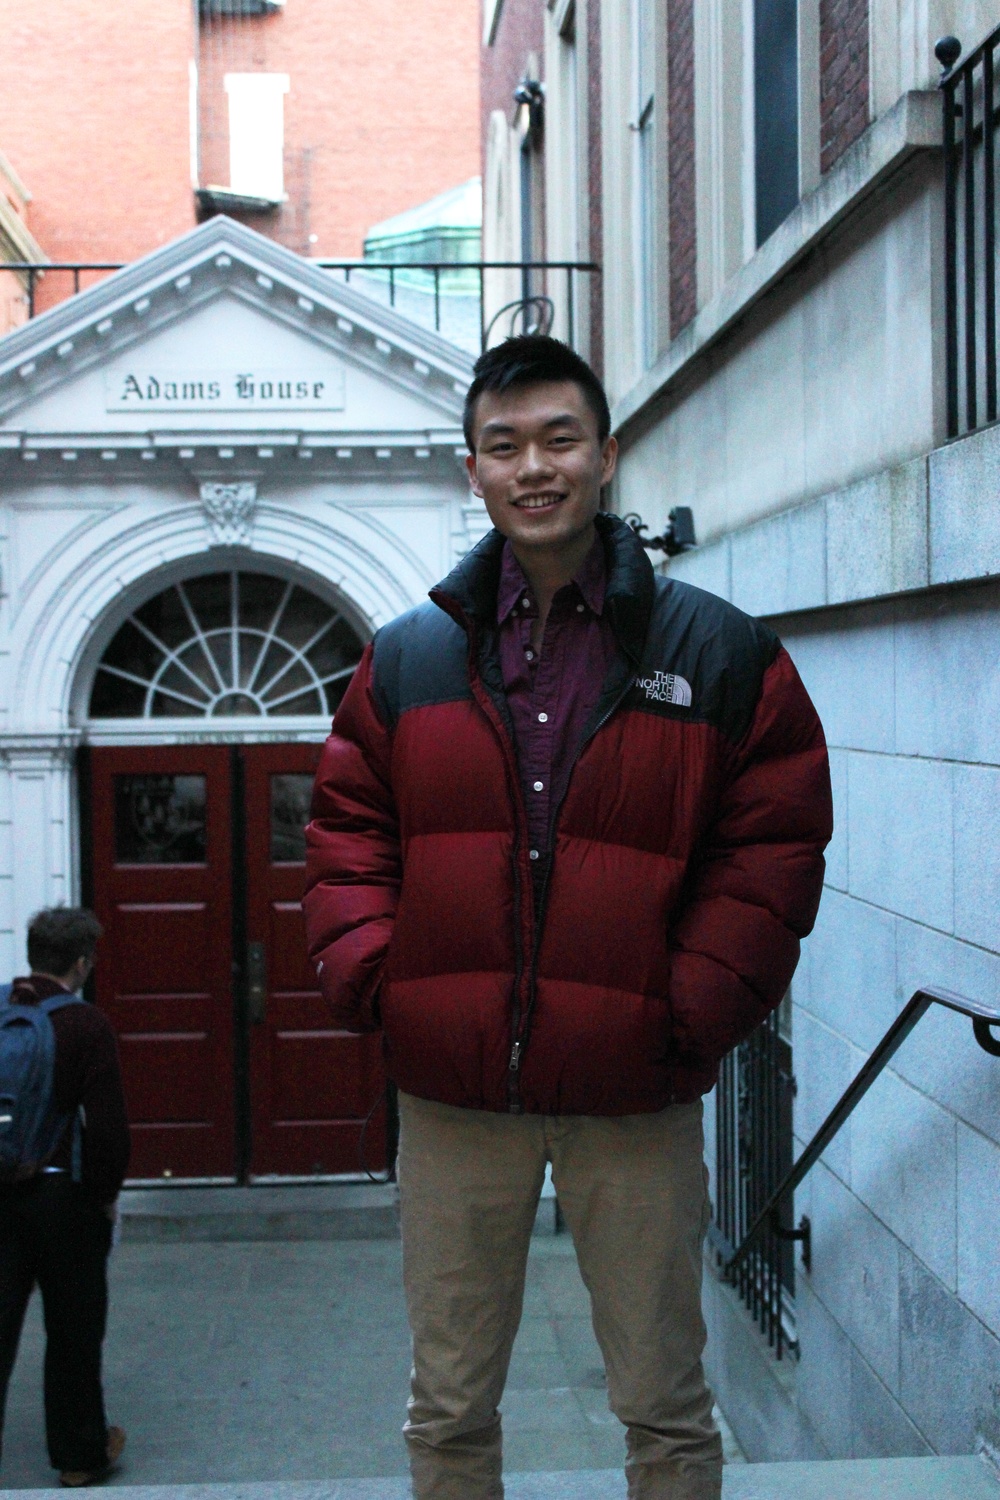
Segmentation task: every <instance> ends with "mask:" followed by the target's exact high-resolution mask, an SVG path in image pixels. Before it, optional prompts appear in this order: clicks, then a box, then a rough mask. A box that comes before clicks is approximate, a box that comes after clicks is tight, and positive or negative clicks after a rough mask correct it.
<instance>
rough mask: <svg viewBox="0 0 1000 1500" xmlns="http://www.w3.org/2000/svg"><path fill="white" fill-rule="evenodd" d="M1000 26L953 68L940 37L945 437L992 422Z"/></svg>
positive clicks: (949, 44) (946, 41) (952, 49)
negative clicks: (942, 109) (942, 117)
mask: <svg viewBox="0 0 1000 1500" xmlns="http://www.w3.org/2000/svg"><path fill="white" fill-rule="evenodd" d="M998 47H1000V27H998V28H997V30H995V31H993V32H991V34H990V35H989V36H988V37H987V38H986V39H985V41H983V42H981V43H980V44H979V46H978V47H976V48H975V49H974V50H973V51H972V52H970V53H969V55H968V56H967V57H966V58H964V59H963V60H962V61H961V63H958V58H959V56H960V55H961V50H962V48H961V43H960V42H959V41H958V40H957V39H956V38H955V37H942V39H941V40H940V41H939V42H938V44H937V46H936V48H935V51H936V53H937V56H938V59H939V61H940V62H941V63H942V65H943V67H944V70H945V71H944V73H943V75H942V79H941V92H942V98H943V104H944V173H945V178H944V193H945V203H944V221H945V360H946V366H947V405H948V436H949V437H958V436H960V435H961V434H962V433H963V432H972V431H973V430H974V429H975V428H977V427H981V426H983V425H984V424H985V423H987V422H994V421H996V418H997V286H996V284H997V264H996V254H997V245H996V202H997V182H996V173H997V150H996V134H997V126H998V123H1000V110H998V108H997V92H996V81H997V59H996V53H997V48H998Z"/></svg>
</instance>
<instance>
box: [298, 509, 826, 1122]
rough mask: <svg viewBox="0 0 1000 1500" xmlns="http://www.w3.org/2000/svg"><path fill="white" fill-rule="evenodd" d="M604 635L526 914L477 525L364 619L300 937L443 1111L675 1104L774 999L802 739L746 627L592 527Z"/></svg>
mask: <svg viewBox="0 0 1000 1500" xmlns="http://www.w3.org/2000/svg"><path fill="white" fill-rule="evenodd" d="M598 525H599V530H600V534H601V537H602V540H603V542H604V545H605V549H606V554H607V563H608V579H607V589H606V595H605V609H606V610H607V611H609V614H610V619H611V623H612V627H613V629H614V632H615V635H616V638H617V641H618V643H619V646H620V653H619V655H618V658H617V660H616V661H615V662H614V664H613V666H612V667H611V669H610V671H609V673H608V676H607V679H606V681H605V683H604V687H603V691H602V694H601V697H600V701H599V703H598V705H597V708H596V710H595V712H594V715H593V718H592V721H591V723H590V724H589V726H588V728H587V731H586V733H585V735H584V739H583V743H582V744H581V746H580V749H579V752H578V756H577V759H576V762H575V765H574V768H573V772H572V775H571V777H570V781H569V786H568V789H567V791H566V794H565V797H564V798H563V801H562V805H561V806H560V807H559V808H557V809H556V810H555V813H554V828H553V830H552V839H551V841H550V848H551V849H552V850H553V857H552V860H551V863H550V872H549V875H548V879H547V885H546V889H545V891H544V895H543V898H542V900H541V902H540V903H538V904H539V905H540V912H539V914H537V915H536V902H535V901H533V900H532V878H531V867H530V864H529V860H528V838H527V817H526V812H525V807H524V800H523V797H522V794H521V785H520V778H519V775H518V766H517V755H516V750H515V745H514V740H513V734H512V728H511V721H510V715H509V712H508V710H507V704H506V699H505V696H504V690H503V679H502V676H501V670H500V657H499V650H498V643H497V624H496V600H497V585H498V580H499V574H500V557H501V552H502V550H503V537H502V536H500V535H499V534H498V533H496V532H491V533H490V534H489V535H488V536H486V537H485V538H484V540H483V541H482V542H481V543H480V544H479V546H478V547H476V548H475V549H474V550H473V551H472V552H470V553H469V555H468V556H467V557H466V558H465V559H464V560H463V561H462V562H461V563H460V564H459V565H458V567H457V568H456V569H455V570H454V572H453V573H451V575H450V576H449V577H448V578H447V579H445V581H444V582H443V583H441V584H440V585H439V586H438V587H437V588H435V589H434V590H433V591H432V593H431V600H432V602H431V603H427V604H423V605H420V606H419V607H418V608H416V609H414V610H411V611H410V612H409V613H408V614H404V615H402V616H400V618H399V619H397V620H394V621H393V622H392V623H391V624H390V625H387V626H386V627H385V628H384V629H382V630H380V631H379V632H378V634H377V635H376V637H375V640H374V642H373V643H372V645H371V646H369V647H368V649H367V650H366V652H365V654H364V657H363V658H362V661H361V663H360V665H359V667H358V670H357V673H356V675H355V677H354V679H353V681H352V683H351V686H350V688H349V689H348V692H347V694H346V696H345V698H344V700H343V702H342V704H341V706H340V708H339V709H338V710H337V714H336V718H335V719H334V724H333V733H332V734H331V735H330V738H329V739H328V741H327V744H326V749H325V751H324V754H323V758H322V761H321V764H320V768H319V773H318V776H317V780H316V788H315V793H314V801H313V822H312V823H311V824H310V825H309V828H308V843H309V853H308V863H307V893H306V896H305V902H304V905H305V913H306V921H307V927H308V934H309V951H310V954H311V955H312V957H313V959H314V961H315V963H316V966H317V969H318V971H319V976H320V984H321V986H322V988H323V992H324V994H325V996H326V998H327V1000H328V1002H329V1004H330V1006H331V1007H332V1010H333V1013H334V1016H335V1018H336V1020H337V1022H338V1023H339V1024H341V1025H343V1026H345V1027H347V1028H349V1029H351V1030H355V1031H362V1030H371V1029H373V1028H374V1027H377V1026H379V1025H380V1026H381V1027H382V1030H383V1033H384V1050H385V1058H386V1064H387V1068H388V1072H389V1075H390V1077H391V1078H393V1079H394V1080H395V1082H396V1084H397V1085H398V1086H399V1088H401V1089H403V1090H405V1091H406V1092H407V1093H411V1094H416V1095H418V1096H419V1097H421V1098H424V1099H432V1100H438V1101H440V1102H442V1103H445V1104H453V1105H459V1106H464V1107H466V1108H469V1109H489V1110H503V1111H507V1110H512V1111H515V1112H517V1111H522V1110H523V1111H527V1112H531V1113H543V1114H586V1115H622V1114H633V1113H641V1112H647V1111H652V1110H659V1109H662V1108H664V1107H665V1106H666V1105H667V1104H669V1103H670V1102H671V1101H675V1102H684V1101H688V1100H692V1099H695V1098H697V1096H698V1095H699V1094H700V1093H704V1092H705V1091H706V1090H708V1089H710V1088H711V1087H712V1085H713V1083H714V1082H715V1078H716V1071H717V1066H718V1062H719V1060H720V1058H721V1057H722V1056H723V1055H724V1054H725V1053H726V1052H728V1051H729V1049H730V1048H731V1047H733V1046H734V1045H735V1044H736V1043H737V1042H739V1041H741V1040H742V1039H743V1038H744V1037H746V1036H747V1035H748V1034H749V1033H750V1032H751V1031H752V1030H753V1029H754V1027H755V1026H757V1025H758V1023H759V1022H760V1021H762V1020H763V1018H764V1017H765V1016H766V1015H767V1014H768V1012H769V1011H770V1010H771V1009H772V1008H773V1007H774V1006H776V1005H777V1004H778V1003H779V1001H780V1000H781V997H782V995H783V994H784V992H785V989H786V988H787V986H788V983H789V980H790V979H791V976H792V973H793V971H794V969H795V965H796V962H797V960H798V955H799V940H800V939H801V938H802V937H804V936H805V934H806V933H808V932H809V930H810V929H811V927H812V924H813V921H814V919H815V916H816V909H817V906H818V904H819V897H820V890H821V886H822V880H823V868H824V861H823V849H824V847H825V845H826V843H827V842H828V840H829V838H830V834H831V831H832V811H831V799H830V779H829V768H828V764H827V753H826V745H825V741H824V738H823V730H822V728H821V726H820V723H819V719H818V718H817V716H816V711H815V709H814V708H813V706H812V703H811V702H810V700H809V697H808V695H807V694H806V691H805V689H804V688H803V686H802V683H801V681H800V680H799V677H798V674H797V672H796V671H795V668H794V666H793V665H792V662H791V660H790V659H789V657H788V655H787V654H786V652H785V651H784V649H783V648H782V646H781V644H780V642H779V641H778V639H777V637H776V636H775V635H774V634H773V632H772V631H771V630H769V629H768V628H767V627H766V626H765V625H763V624H760V623H759V622H757V621H755V620H753V619H751V618H750V617H749V616H747V615H744V614H742V613H741V612H740V611H739V610H737V609H734V608H733V607H732V606H731V605H729V604H727V603H725V602H724V601H723V600H721V599H718V598H716V597H715V596H714V595H712V594H707V593H704V592H702V591H701V590H700V589H695V588H691V587H690V586H688V585H686V584H683V583H678V582H674V581H672V580H670V579H669V578H658V577H656V576H655V575H654V573H653V569H652V567H651V565H650V563H649V560H648V558H647V557H646V554H645V551H644V549H643V547H642V545H641V544H640V543H639V541H638V540H637V539H636V538H635V536H634V535H633V533H632V531H631V529H630V528H629V527H628V526H626V525H625V524H624V523H623V522H621V521H619V520H618V519H616V518H614V517H610V516H599V517H598Z"/></svg>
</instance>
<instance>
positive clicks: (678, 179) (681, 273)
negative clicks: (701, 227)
mask: <svg viewBox="0 0 1000 1500" xmlns="http://www.w3.org/2000/svg"><path fill="white" fill-rule="evenodd" d="M667 88H668V105H667V107H668V112H669V118H668V127H667V172H668V181H669V188H668V197H669V214H670V229H669V232H670V337H671V338H676V337H677V335H678V333H680V331H681V329H682V328H684V327H685V326H686V325H687V324H688V323H690V321H691V319H692V318H693V317H694V315H695V312H696V311H697V307H698V281H697V256H698V231H697V208H696V201H695V175H694V174H695V158H694V0H667Z"/></svg>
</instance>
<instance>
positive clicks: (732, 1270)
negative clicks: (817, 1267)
mask: <svg viewBox="0 0 1000 1500" xmlns="http://www.w3.org/2000/svg"><path fill="white" fill-rule="evenodd" d="M932 1005H941V1006H943V1007H944V1008H945V1009H946V1010H953V1011H957V1012H958V1013H959V1015H963V1016H968V1017H969V1018H970V1019H971V1021H972V1030H973V1034H974V1036H975V1039H976V1041H977V1042H978V1043H979V1045H980V1047H982V1048H983V1050H984V1051H985V1052H989V1053H990V1054H991V1056H993V1057H1000V1038H998V1037H996V1036H994V1034H993V1031H992V1030H991V1028H992V1027H996V1026H1000V1009H998V1008H997V1007H996V1006H989V1005H983V1004H981V1003H980V1002H979V1001H977V1000H967V999H966V998H965V996H964V995H956V994H954V993H953V992H952V991H951V990H943V989H936V988H932V987H931V986H927V987H926V988H924V989H919V990H916V991H915V992H914V994H913V995H912V996H911V997H910V999H909V1001H908V1002H907V1004H906V1005H905V1006H904V1008H903V1010H902V1011H901V1012H900V1013H899V1015H898V1016H897V1017H896V1019H895V1021H894V1022H893V1023H892V1025H891V1026H890V1027H889V1030H888V1031H887V1032H886V1034H885V1036H884V1037H883V1038H882V1040H881V1041H880V1042H879V1044H878V1046H877V1047H876V1048H875V1050H874V1052H872V1054H871V1056H870V1057H869V1058H868V1060H867V1062H866V1063H865V1064H864V1066H863V1067H862V1068H861V1070H860V1071H859V1073H858V1074H857V1077H856V1078H855V1079H854V1080H853V1082H852V1083H850V1084H849V1085H848V1087H847V1088H846V1089H845V1091H844V1093H843V1094H842V1095H841V1097H840V1099H838V1101H837V1103H836V1104H835V1105H834V1107H833V1109H832V1110H831V1111H830V1113H829V1114H828V1115H827V1117H826V1119H825V1120H824V1121H823V1124H822V1125H821V1126H820V1128H819V1130H817V1132H816V1134H815V1135H814V1136H813V1138H812V1140H811V1141H810V1142H809V1144H808V1146H807V1147H806V1149H805V1150H804V1151H803V1153H802V1155H801V1156H800V1157H799V1159H798V1161H797V1162H796V1163H795V1164H794V1166H791V1165H790V1166H789V1168H788V1170H787V1171H785V1172H784V1175H781V1174H778V1176H779V1180H778V1181H777V1182H776V1184H775V1186H774V1189H773V1191H772V1192H770V1193H769V1194H768V1195H766V1196H765V1197H764V1198H763V1200H762V1201H760V1202H758V1203H757V1204H755V1205H754V1212H753V1215H752V1217H751V1222H750V1224H749V1227H748V1228H747V1229H746V1232H745V1233H744V1234H743V1237H742V1239H741V1240H740V1242H739V1244H738V1245H737V1246H736V1248H735V1249H734V1250H732V1252H731V1253H730V1254H728V1257H724V1266H723V1273H724V1275H725V1276H726V1277H727V1278H728V1279H729V1280H730V1281H733V1282H735V1283H736V1285H737V1286H739V1287H741V1288H743V1287H745V1286H747V1285H750V1286H752V1287H754V1288H755V1292H754V1295H755V1296H758V1297H765V1296H767V1297H770V1298H771V1302H770V1304H769V1306H768V1308H767V1319H768V1320H769V1322H766V1320H765V1318H764V1316H763V1315H761V1323H762V1326H768V1327H770V1326H773V1327H774V1328H775V1336H774V1338H773V1339H772V1343H776V1344H777V1351H778V1354H779V1356H780V1353H781V1326H782V1325H781V1301H780V1292H779V1283H780V1280H781V1278H780V1275H779V1276H777V1277H776V1276H775V1274H774V1272H773V1270H772V1271H771V1273H770V1277H769V1278H767V1277H765V1276H764V1273H763V1270H762V1269H761V1268H762V1267H763V1266H765V1265H769V1264H771V1263H776V1264H778V1265H781V1264H783V1262H781V1258H780V1250H779V1248H778V1247H780V1248H781V1249H783V1250H785V1251H793V1246H794V1243H795V1242H796V1241H798V1242H799V1243H801V1245H802V1253H803V1261H804V1263H805V1266H806V1269H807V1270H808V1269H809V1264H810V1255H811V1238H810V1236H811V1225H810V1223H809V1220H808V1219H807V1218H805V1217H803V1218H802V1219H801V1220H800V1222H799V1225H798V1228H796V1229H792V1228H791V1227H790V1225H789V1224H788V1222H787V1219H788V1215H789V1213H790V1210H791V1202H792V1194H793V1193H794V1192H795V1189H796V1188H797V1187H798V1186H799V1184H800V1183H801V1182H802V1180H803V1178H804V1177H805V1176H806V1174H807V1172H809V1171H810V1169H811V1168H812V1167H814V1166H815V1165H816V1163H817V1162H818V1161H819V1158H820V1157H821V1156H822V1154H823V1152H824V1151H825V1150H826V1148H827V1146H829V1144H830V1142H831V1141H832V1140H833V1138H834V1136H835V1135H836V1134H837V1132H838V1131H839V1130H840V1128H841V1126H842V1125H843V1124H844V1123H845V1121H846V1120H848V1119H849V1117H850V1115H851V1113H852V1112H853V1110H854V1109H855V1108H856V1106H857V1105H858V1104H859V1102H860V1101H861V1100H862V1099H863V1098H864V1096H865V1094H867V1092H868V1090H869V1089H870V1088H871V1086H872V1084H873V1083H874V1082H875V1080H876V1079H877V1078H878V1076H879V1074H880V1073H881V1072H882V1070H883V1069H884V1068H885V1066H886V1065H887V1063H888V1062H889V1061H890V1059H891V1058H892V1057H893V1056H894V1055H895V1053H896V1052H897V1051H898V1050H899V1048H900V1047H901V1046H902V1044H903V1043H904V1042H905V1041H906V1038H907V1037H908V1036H909V1034H910V1032H911V1031H912V1030H913V1028H914V1027H915V1026H916V1025H917V1024H918V1022H919V1021H920V1020H921V1019H922V1017H923V1016H924V1015H926V1013H927V1011H928V1010H929V1009H930V1008H931V1006H932ZM767 1024H768V1023H765V1026H766V1025H767ZM764 1029H765V1028H764V1027H761V1028H759V1030H760V1032H763V1031H764ZM772 1031H773V1027H772ZM753 1040H754V1038H751V1043H752V1042H753ZM744 1045H747V1044H744ZM766 1045H767V1044H765V1047H766ZM727 1061H728V1060H727ZM758 1086H761V1085H760V1084H758ZM763 1086H764V1088H765V1091H766V1088H767V1078H766V1077H765V1080H764V1085H763ZM771 1088H772V1096H773V1097H774V1096H775V1095H774V1086H773V1084H772V1085H771ZM720 1096H721V1084H720ZM760 1107H761V1108H763V1109H764V1111H765V1112H766V1111H767V1110H768V1109H770V1110H772V1111H773V1109H774V1104H773V1103H772V1104H768V1103H767V1102H766V1100H765V1102H764V1104H763V1105H762V1106H760ZM779 1107H780V1106H779ZM770 1160H771V1161H773V1157H772V1158H770ZM719 1182H720V1185H721V1182H722V1168H721V1166H720V1168H719ZM717 1191H718V1190H717ZM716 1238H718V1237H717V1236H716ZM721 1248H723V1250H725V1246H722V1247H721ZM768 1256H770V1257H771V1261H770V1262H768V1259H767V1258H768ZM755 1278H756V1281H755ZM757 1282H759V1284H760V1285H759V1291H758V1290H756V1283H757ZM744 1295H745V1296H746V1293H744ZM755 1305H756V1304H755Z"/></svg>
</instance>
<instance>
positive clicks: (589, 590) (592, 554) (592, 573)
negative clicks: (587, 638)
mask: <svg viewBox="0 0 1000 1500" xmlns="http://www.w3.org/2000/svg"><path fill="white" fill-rule="evenodd" d="M606 584H607V566H606V563H605V559H604V544H603V543H602V541H601V539H600V537H599V536H597V537H595V538H594V545H593V546H592V547H591V549H590V551H589V552H588V553H587V555H586V557H585V558H584V560H583V562H582V563H581V564H580V566H579V568H578V569H577V571H576V572H575V573H574V575H573V577H572V579H571V582H570V586H571V587H573V586H575V587H576V588H577V589H578V590H579V593H580V597H581V598H582V599H583V602H584V604H586V606H587V608H588V609H589V610H590V611H591V613H592V614H595V615H601V614H603V612H604V592H605V587H606ZM525 595H527V596H528V597H529V598H531V600H532V613H534V597H533V595H532V594H531V591H530V585H529V583H528V580H527V578H526V577H525V576H524V570H523V568H522V567H521V564H520V563H519V562H518V560H517V558H516V557H515V556H514V549H513V547H512V546H511V544H510V542H507V543H505V545H504V549H503V556H502V558H501V561H500V585H499V587H498V589H497V624H498V625H502V624H503V623H504V621H505V620H506V619H507V618H508V616H509V615H510V613H511V611H512V610H513V608H514V606H515V605H516V604H517V603H519V602H520V600H521V599H522V598H523V597H525Z"/></svg>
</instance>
